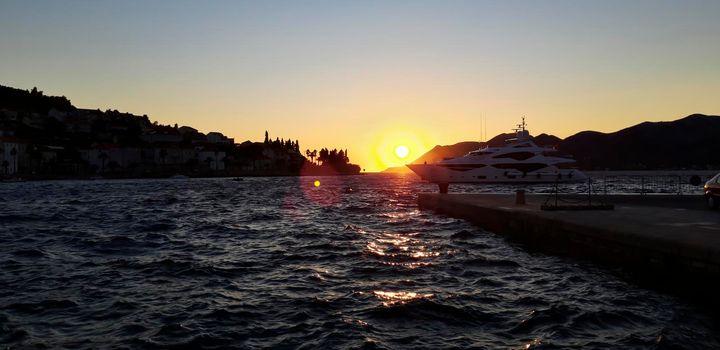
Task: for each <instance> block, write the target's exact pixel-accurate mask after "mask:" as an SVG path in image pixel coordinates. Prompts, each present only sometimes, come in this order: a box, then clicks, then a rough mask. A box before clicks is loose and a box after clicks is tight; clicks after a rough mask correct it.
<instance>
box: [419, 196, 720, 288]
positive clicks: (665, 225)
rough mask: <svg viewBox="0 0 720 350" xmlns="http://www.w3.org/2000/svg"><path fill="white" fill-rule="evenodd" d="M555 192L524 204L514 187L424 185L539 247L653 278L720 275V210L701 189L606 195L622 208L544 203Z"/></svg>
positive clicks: (431, 202) (478, 220)
mask: <svg viewBox="0 0 720 350" xmlns="http://www.w3.org/2000/svg"><path fill="white" fill-rule="evenodd" d="M548 197H550V198H551V199H550V202H551V203H554V197H552V196H551V195H526V204H524V205H516V204H515V195H514V194H513V195H507V194H439V193H421V194H419V197H418V204H419V206H420V207H421V208H423V209H431V210H435V211H438V212H442V213H444V214H446V215H448V216H451V217H456V218H461V219H465V220H468V221H470V222H472V223H474V224H477V225H479V226H481V227H482V228H484V229H487V230H488V231H491V232H494V233H498V234H505V235H509V236H512V237H513V238H514V239H517V240H519V241H522V242H524V243H528V244H529V245H530V246H531V247H532V248H538V249H541V250H550V251H553V252H559V253H567V254H570V255H576V256H580V257H583V258H588V259H591V260H599V261H603V262H609V263H612V264H618V265H621V266H622V267H624V268H629V269H631V270H641V271H643V274H644V275H645V276H652V277H651V278H653V279H657V278H661V279H662V278H665V277H680V278H682V279H688V280H694V281H695V282H698V281H707V282H708V283H711V282H710V281H708V280H707V278H709V277H713V278H715V277H720V211H717V210H709V209H706V208H705V207H704V202H703V198H702V197H700V196H666V195H662V196H661V195H657V196H653V195H646V196H635V195H616V196H606V197H603V200H604V201H605V202H607V203H611V204H614V205H615V210H587V211H543V210H540V205H541V204H543V203H545V201H546V200H547V199H548ZM579 199H582V197H580V196H573V197H561V198H560V200H561V201H563V200H579ZM594 200H598V198H595V199H594ZM646 272H649V273H646Z"/></svg>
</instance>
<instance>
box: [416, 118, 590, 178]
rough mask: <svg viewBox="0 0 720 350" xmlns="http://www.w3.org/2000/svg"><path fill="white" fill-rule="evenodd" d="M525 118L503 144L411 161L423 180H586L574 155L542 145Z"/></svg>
mask: <svg viewBox="0 0 720 350" xmlns="http://www.w3.org/2000/svg"><path fill="white" fill-rule="evenodd" d="M525 126H526V125H525V118H523V120H522V123H521V124H518V126H517V128H516V129H513V130H514V131H515V134H516V137H515V138H512V139H509V140H507V141H508V144H507V145H506V146H504V147H487V146H486V147H484V148H480V149H478V150H475V151H472V152H470V153H468V154H466V155H464V156H462V157H457V158H449V159H444V160H442V161H439V162H437V163H433V164H408V165H407V167H408V168H410V169H411V170H412V171H414V172H415V173H416V174H418V175H420V177H421V178H422V179H423V180H426V181H429V182H432V183H437V184H448V183H472V182H477V183H543V182H544V183H547V182H579V181H585V180H587V176H586V175H585V174H583V173H582V172H581V171H579V170H577V169H574V168H572V165H573V164H574V163H575V160H574V159H571V158H567V157H562V156H559V155H557V150H555V149H553V148H548V147H540V146H538V145H537V144H535V142H534V141H533V139H532V137H531V136H530V132H529V131H527V130H526V129H525Z"/></svg>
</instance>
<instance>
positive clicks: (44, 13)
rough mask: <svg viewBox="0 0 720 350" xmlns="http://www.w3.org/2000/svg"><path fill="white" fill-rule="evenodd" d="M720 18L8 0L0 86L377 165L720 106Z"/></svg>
mask: <svg viewBox="0 0 720 350" xmlns="http://www.w3.org/2000/svg"><path fill="white" fill-rule="evenodd" d="M718 16H720V1H714V0H713V1H695V0H684V1H680V0H678V1H666V0H652V1H650V0H633V1H626V0H623V1H616V0H597V1H589V0H567V1H553V0H547V1H514V0H498V1H489V0H488V1H482V0H474V1H453V0H438V1H423V0H413V1H401V0H384V1H361V0H356V1H341V0H335V1H304V0H293V1H274V0H267V1H235V0H233V1H221V0H215V1H183V0H173V1H160V0H156V1H135V0H125V1H105V0H83V1H41V0H34V1H25V0H19V1H15V0H0V84H2V85H6V86H12V87H16V88H22V89H30V88H32V87H34V86H37V87H38V89H40V90H43V91H44V92H45V94H49V95H64V96H67V97H68V98H69V99H70V100H71V101H72V102H73V104H74V105H75V106H78V107H81V108H93V109H94V108H101V109H103V110H104V109H108V108H111V109H118V110H120V111H124V112H130V113H134V114H147V115H148V116H149V117H150V119H151V120H157V121H158V122H160V123H163V124H175V123H178V124H180V125H190V126H193V127H195V128H197V129H199V130H201V131H204V132H209V131H220V132H222V133H224V134H226V135H228V136H231V137H234V138H235V140H236V142H242V141H244V140H253V141H261V140H262V139H263V137H264V132H265V130H268V132H269V133H270V136H271V137H272V138H275V137H281V138H291V139H293V140H295V139H298V140H300V146H301V148H302V149H303V150H305V149H311V150H312V149H320V148H321V147H328V148H331V149H332V148H338V149H348V152H349V156H350V158H351V161H352V162H354V163H358V164H360V165H361V166H362V167H363V168H364V169H366V170H367V171H378V170H382V169H384V168H386V167H389V166H399V165H402V164H404V163H407V162H409V161H410V160H412V159H415V158H417V157H418V156H420V155H421V154H422V153H424V152H425V151H427V150H429V149H430V148H432V147H433V146H434V145H436V144H453V143H456V142H460V141H469V140H482V139H483V135H487V137H488V138H490V137H492V136H494V135H496V134H498V133H501V132H507V131H509V130H510V129H511V128H512V127H513V126H514V125H515V124H517V123H518V122H519V121H520V118H521V117H522V116H525V117H526V118H527V122H528V126H529V130H530V131H531V132H532V133H533V134H540V133H551V134H554V135H557V136H559V137H567V136H570V135H572V134H574V133H576V132H579V131H583V130H598V131H603V132H612V131H616V130H619V129H622V128H624V127H627V126H631V125H633V124H636V123H639V122H643V121H660V120H674V119H678V118H680V117H683V116H686V115H689V114H692V113H704V114H716V115H717V114H720V21H718V20H717V18H718ZM482 120H485V121H484V122H483V121H482ZM483 125H486V130H485V131H483ZM401 145H404V146H407V148H408V150H409V155H408V156H407V158H405V159H401V158H399V157H398V156H397V155H396V154H395V152H394V151H393V150H394V149H395V148H396V147H398V146H401Z"/></svg>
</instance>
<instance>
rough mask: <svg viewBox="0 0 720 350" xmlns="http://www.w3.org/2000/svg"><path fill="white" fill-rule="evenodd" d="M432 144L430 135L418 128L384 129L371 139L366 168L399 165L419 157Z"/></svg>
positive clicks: (376, 168)
mask: <svg viewBox="0 0 720 350" xmlns="http://www.w3.org/2000/svg"><path fill="white" fill-rule="evenodd" d="M433 146H434V145H433V144H432V141H431V139H430V137H429V136H428V135H427V134H425V133H424V132H422V131H420V130H411V129H397V130H396V129H386V130H383V131H381V132H379V133H378V134H377V135H376V136H375V138H374V140H373V141H372V145H371V150H372V160H373V161H374V164H369V165H368V166H367V168H369V169H372V170H374V171H382V170H385V169H387V168H391V167H401V166H404V165H405V164H408V163H410V162H412V161H413V160H415V159H416V158H417V157H420V156H421V155H422V154H423V153H425V152H427V151H428V150H429V149H430V148H432V147H433Z"/></svg>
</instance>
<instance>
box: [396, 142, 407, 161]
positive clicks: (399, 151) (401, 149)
mask: <svg viewBox="0 0 720 350" xmlns="http://www.w3.org/2000/svg"><path fill="white" fill-rule="evenodd" d="M408 154H410V150H409V149H408V148H407V146H405V145H400V146H397V147H395V155H396V156H397V157H398V158H400V159H405V158H406V157H407V156H408Z"/></svg>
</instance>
